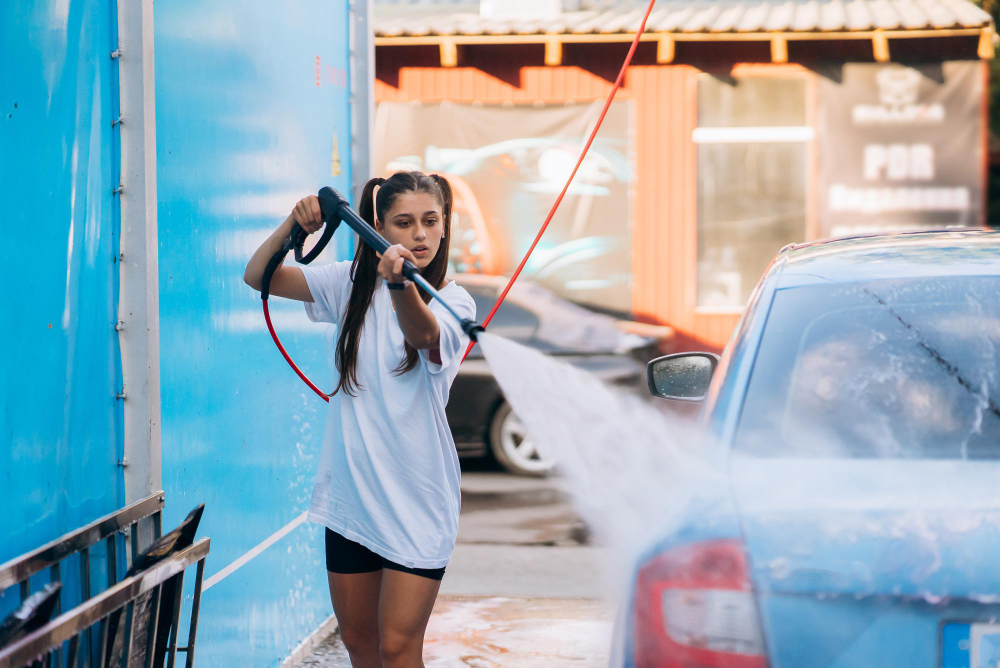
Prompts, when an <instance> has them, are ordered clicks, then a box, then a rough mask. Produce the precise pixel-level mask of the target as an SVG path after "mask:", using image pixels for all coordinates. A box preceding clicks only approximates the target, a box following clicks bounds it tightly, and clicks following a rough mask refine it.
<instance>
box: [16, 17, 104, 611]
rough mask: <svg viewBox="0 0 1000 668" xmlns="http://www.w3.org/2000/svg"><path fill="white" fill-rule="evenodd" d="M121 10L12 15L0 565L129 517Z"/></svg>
mask: <svg viewBox="0 0 1000 668" xmlns="http://www.w3.org/2000/svg"><path fill="white" fill-rule="evenodd" d="M114 8H115V3H114V2H111V1H107V2H95V1H92V0H44V1H43V0H32V1H29V0H20V1H15V2H4V3H2V4H0V63H2V65H0V194H2V201H3V209H2V210H3V218H2V222H0V226H2V229H3V242H2V243H0V265H2V266H3V268H4V274H5V276H7V280H8V281H10V280H11V279H13V282H12V284H11V283H8V285H11V287H12V289H11V290H9V291H8V292H7V293H6V295H5V296H4V298H3V299H0V346H2V349H3V354H2V355H0V508H2V512H0V562H3V561H5V560H7V559H9V558H11V557H14V556H16V555H18V554H21V553H22V552H25V551H27V550H29V549H32V548H35V547H37V546H39V545H41V544H42V543H45V542H47V541H49V540H52V539H54V538H56V537H58V536H60V535H61V534H63V533H65V532H67V531H69V530H71V529H74V528H76V527H77V526H79V525H81V524H84V523H86V522H89V521H91V520H93V519H96V518H97V517H100V516H101V515H104V514H106V513H109V512H112V511H114V510H115V509H117V508H118V507H120V506H121V504H122V503H123V502H124V491H123V479H122V472H121V469H119V468H118V464H117V462H118V460H119V457H120V456H121V452H122V427H121V424H122V406H121V403H120V402H118V401H116V399H115V394H116V392H117V391H118V390H119V389H120V388H121V357H120V351H119V347H118V335H117V333H116V331H115V328H114V324H115V322H116V321H117V309H118V265H117V263H116V258H117V255H118V238H117V235H118V229H119V224H120V212H121V211H120V206H119V204H118V201H117V196H115V195H114V194H113V193H112V190H113V187H114V185H115V184H117V183H118V179H119V173H118V170H119V162H120V144H119V141H118V136H117V135H118V132H117V130H115V129H112V127H111V121H112V119H114V118H116V117H117V109H118V84H117V70H118V65H117V62H116V61H114V60H112V59H111V58H110V57H109V54H110V52H111V51H112V50H113V49H114V48H115V47H114V45H115V44H116V42H117V27H116V22H117V19H116V15H115V11H114ZM70 577H72V576H71V575H70ZM42 581H43V582H44V581H45V580H44V579H43V580H42ZM76 586H78V583H76ZM73 587H74V583H72V582H68V583H67V589H72V588H73ZM16 597H17V590H16V588H13V589H12V590H11V591H10V592H9V593H8V595H7V596H6V597H4V596H2V595H0V616H2V614H3V613H4V612H5V611H6V610H8V609H9V608H10V606H11V605H13V603H14V599H15V598H16ZM66 602H67V601H66V598H65V597H64V604H65V603H66Z"/></svg>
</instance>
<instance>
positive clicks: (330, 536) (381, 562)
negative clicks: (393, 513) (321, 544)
mask: <svg viewBox="0 0 1000 668" xmlns="http://www.w3.org/2000/svg"><path fill="white" fill-rule="evenodd" d="M383 568H389V569H391V570H394V571H402V572H404V573H412V574H413V575H419V576H421V577H425V578H430V579H431V580H438V581H440V580H441V578H443V577H444V568H407V567H406V566H403V565H402V564H397V563H396V562H394V561H389V560H388V559H386V558H385V557H383V556H380V555H378V554H375V553H374V552H372V551H371V550H369V549H368V548H367V547H365V546H364V545H359V544H358V543H355V542H354V541H353V540H348V539H346V538H344V537H343V536H341V535H340V534H339V533H336V532H334V531H330V530H329V529H327V530H326V570H328V571H330V572H331V573H341V574H344V575H347V574H352V573H374V572H375V571H379V570H382V569H383Z"/></svg>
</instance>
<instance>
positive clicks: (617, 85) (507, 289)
mask: <svg viewBox="0 0 1000 668" xmlns="http://www.w3.org/2000/svg"><path fill="white" fill-rule="evenodd" d="M654 4H656V0H649V7H647V8H646V14H645V15H644V16H643V17H642V24H640V26H639V30H638V31H637V32H636V33H635V39H634V40H632V47H631V48H630V49H629V50H628V55H627V56H626V57H625V62H624V63H623V64H622V69H621V71H620V72H618V78H617V79H616V80H615V85H614V86H613V87H612V88H611V94H610V95H608V99H607V101H606V102H605V103H604V109H603V110H602V111H601V115H600V117H599V118H598V119H597V125H595V126H594V130H593V132H591V133H590V138H589V139H588V140H587V144H586V145H585V146H584V147H583V152H582V153H580V159H579V160H577V161H576V166H575V167H573V172H572V173H571V174H570V175H569V179H567V180H566V185H565V186H563V189H562V192H560V193H559V197H557V198H556V201H555V204H553V205H552V210H551V211H549V215H548V216H546V218H545V222H544V223H542V228H541V229H540V230H538V234H537V235H536V236H535V240H534V241H533V242H531V248H529V249H528V252H527V253H525V254H524V258H523V259H522V260H521V264H519V265H518V266H517V269H516V270H515V271H514V275H513V276H511V277H510V281H508V282H507V287H505V288H504V289H503V292H502V293H501V294H500V299H498V300H497V303H496V304H494V305H493V308H492V310H490V314H489V315H488V316H486V319H485V320H483V327H487V326H488V325H489V324H490V320H492V319H493V315H494V314H495V313H496V312H497V309H498V308H500V304H502V303H503V300H504V299H505V298H506V297H507V293H508V292H510V288H511V286H512V285H514V281H516V280H517V277H518V276H520V275H521V270H522V269H524V265H525V264H527V262H528V258H529V257H531V253H532V252H533V251H534V250H535V246H537V245H538V242H539V241H540V240H541V238H542V235H543V234H545V229H546V228H547V227H548V226H549V223H551V222H552V217H553V216H554V215H555V213H556V209H558V208H559V205H560V204H562V201H563V197H565V196H566V192H567V191H568V190H569V186H570V184H571V183H573V178H574V177H575V176H576V172H577V170H579V169H580V165H582V164H583V159H584V158H585V157H587V151H589V150H590V145H591V144H592V143H594V138H595V137H596V136H597V131H598V130H599V129H600V128H601V123H603V122H604V117H605V116H606V115H607V113H608V109H609V108H610V107H611V101H612V100H614V99H615V93H617V92H618V89H619V88H621V86H622V82H623V81H624V80H625V71H626V70H627V69H628V66H629V65H630V64H631V63H632V56H633V54H635V49H636V47H638V46H639V39H640V38H641V37H642V33H644V32H645V31H646V21H647V20H648V19H649V14H650V12H652V11H653V5H654ZM474 345H476V342H475V341H470V342H469V347H468V348H466V350H465V356H464V357H462V361H463V362H464V361H465V358H466V357H468V356H469V352H470V351H471V350H472V347H473V346H474Z"/></svg>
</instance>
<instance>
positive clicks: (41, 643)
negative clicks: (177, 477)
mask: <svg viewBox="0 0 1000 668" xmlns="http://www.w3.org/2000/svg"><path fill="white" fill-rule="evenodd" d="M162 510H163V492H157V493H156V494H153V495H152V496H149V497H147V498H145V499H143V500H141V501H137V502H136V503H133V504H132V505H130V506H127V507H125V508H123V509H121V510H119V511H117V512H115V513H112V514H110V515H107V516H105V517H102V518H100V519H98V520H96V521H94V522H91V523H90V524H88V525H86V526H84V527H81V528H80V529H77V530H75V531H72V532H70V533H68V534H66V535H65V536H63V537H61V538H59V539H57V540H55V541H53V542H51V543H49V544H47V545H43V546H42V547H40V548H38V549H36V550H33V551H31V552H29V553H27V554H24V555H21V556H20V557H17V558H15V559H12V560H10V561H8V562H7V563H5V564H0V592H3V591H4V590H5V589H8V588H10V587H13V586H15V585H19V586H20V596H21V601H22V603H23V602H24V601H25V600H26V599H27V598H28V597H29V596H30V595H31V584H30V583H31V577H32V576H33V575H35V574H37V573H40V572H42V571H44V570H46V569H48V570H49V580H50V582H60V581H61V579H60V576H61V574H62V572H63V571H62V569H61V566H62V565H63V562H64V561H65V560H66V559H67V558H68V557H70V556H71V555H74V554H79V558H80V563H79V570H80V590H81V591H80V593H81V603H80V605H78V606H76V607H73V608H72V609H71V610H69V611H67V612H66V613H64V614H59V613H60V609H59V608H58V607H57V608H56V610H55V611H54V613H53V614H54V615H58V616H57V617H55V619H52V620H51V621H50V622H48V623H47V624H45V625H44V626H42V627H41V628H38V629H37V630H35V631H33V632H31V633H30V634H28V635H26V636H25V637H23V638H21V639H19V640H17V641H15V642H13V643H11V644H9V645H7V646H5V647H4V648H2V649H0V668H21V667H22V666H25V665H32V666H36V665H40V666H45V667H49V666H64V665H65V666H67V667H76V666H80V667H81V668H82V667H83V666H87V667H90V666H94V665H97V666H100V667H101V668H105V667H108V666H111V665H115V666H120V667H122V668H125V667H128V668H131V667H133V666H144V667H145V666H149V667H155V666H161V665H163V660H164V656H163V655H162V654H160V652H163V653H164V654H165V655H166V665H167V666H168V668H172V667H173V665H174V660H175V657H176V653H177V652H184V653H185V654H186V655H187V661H186V665H187V666H188V667H189V668H190V666H192V664H193V662H194V645H195V636H196V630H197V623H198V612H199V608H200V603H201V589H202V580H203V577H204V569H205V557H206V556H207V555H208V549H209V539H207V538H203V539H201V540H199V541H197V542H196V543H194V544H193V545H191V546H190V547H188V548H186V549H184V550H181V551H179V552H178V553H176V554H174V555H171V556H169V557H167V558H165V559H164V560H162V561H160V562H158V563H156V564H154V565H153V566H152V567H150V568H148V569H146V570H144V571H141V572H139V573H136V574H135V575H133V576H131V577H126V578H125V579H123V580H121V581H120V582H119V581H118V566H117V564H118V554H119V545H121V550H122V552H123V553H124V556H125V568H126V569H128V568H129V567H130V566H131V565H132V561H133V560H134V559H135V556H136V555H137V554H139V553H140V549H141V546H140V542H141V541H140V538H139V535H140V533H141V532H140V530H139V529H140V521H141V520H144V519H146V518H150V522H151V524H152V527H151V528H152V531H151V532H149V535H151V538H150V540H149V541H145V542H146V543H147V546H148V543H152V541H153V540H155V539H157V538H159V537H160V534H161V532H162V517H161V514H162ZM119 536H121V540H119V538H118V537H119ZM101 542H104V543H105V546H106V549H105V553H106V561H107V584H108V586H107V588H106V589H105V590H104V591H103V592H101V593H100V594H97V595H96V596H91V584H92V581H91V568H90V557H91V548H93V547H94V546H96V545H98V544H100V543H101ZM195 563H197V575H196V580H195V590H194V600H193V606H192V612H191V623H190V627H189V630H188V642H187V646H185V647H178V645H177V635H178V630H179V626H180V611H181V600H182V593H183V588H184V587H183V585H184V569H186V568H187V567H188V566H190V565H192V564H195ZM164 599H167V600H164ZM57 605H59V604H58V602H57ZM123 615H124V618H125V620H124V624H121V621H122V616H123ZM161 616H162V618H161ZM167 619H169V621H166V620H167ZM95 627H96V628H95ZM95 632H96V638H95ZM158 634H159V635H160V637H159V638H158V637H157V635H158ZM95 641H96V642H99V643H100V645H99V646H97V648H96V649H97V651H96V652H95V651H94V650H95ZM64 644H65V645H66V646H65V647H64ZM64 650H65V656H66V661H65V662H64V661H63V652H64Z"/></svg>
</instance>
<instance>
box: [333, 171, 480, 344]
mask: <svg viewBox="0 0 1000 668" xmlns="http://www.w3.org/2000/svg"><path fill="white" fill-rule="evenodd" d="M319 208H320V211H321V212H322V214H323V220H324V221H327V226H330V222H331V218H332V219H333V220H339V221H340V222H344V223H347V224H348V226H350V228H351V229H352V230H354V231H355V232H357V233H358V236H359V237H361V240H362V241H364V242H365V243H366V244H368V245H369V246H371V247H372V248H373V249H374V250H375V252H377V253H385V252H386V251H387V250H389V242H388V241H386V240H385V238H384V237H383V236H382V235H381V234H379V233H378V232H377V231H376V230H375V228H374V227H372V226H371V225H369V224H368V223H366V222H365V221H364V219H363V218H362V217H361V216H359V215H358V214H356V213H355V212H354V210H353V209H352V208H351V205H350V204H349V203H348V201H347V200H346V199H345V198H344V196H343V195H341V194H340V193H339V192H337V191H336V190H334V189H333V188H330V187H329V186H327V187H324V188H322V189H320V191H319ZM403 276H406V277H407V278H408V279H410V280H411V281H413V282H414V283H416V284H417V285H419V286H420V287H421V288H423V289H424V291H425V292H426V293H427V294H429V295H430V296H431V297H433V298H434V299H436V300H438V301H439V302H441V305H442V306H444V307H445V309H446V310H447V311H448V313H451V315H452V316H454V318H455V320H457V321H458V322H459V324H461V326H462V331H464V332H465V333H466V335H467V336H468V337H469V338H470V339H472V340H473V341H475V340H476V336H477V335H478V334H479V332H483V331H486V330H485V329H484V328H483V326H482V325H480V324H479V323H477V322H475V321H474V320H469V319H468V318H463V317H462V316H460V315H459V314H458V312H457V311H455V309H453V308H452V307H451V304H449V303H448V302H447V300H445V299H443V298H442V297H441V295H440V293H438V291H437V289H436V288H435V287H434V286H432V285H431V284H430V283H429V282H428V281H427V279H426V278H424V277H423V275H422V274H421V273H420V270H419V269H417V267H416V265H414V264H413V263H412V262H410V261H409V260H403Z"/></svg>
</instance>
